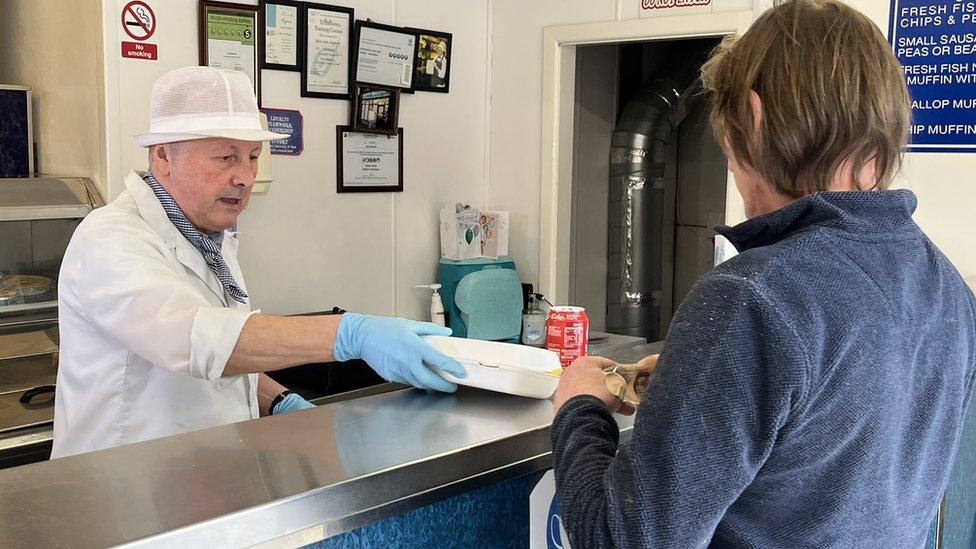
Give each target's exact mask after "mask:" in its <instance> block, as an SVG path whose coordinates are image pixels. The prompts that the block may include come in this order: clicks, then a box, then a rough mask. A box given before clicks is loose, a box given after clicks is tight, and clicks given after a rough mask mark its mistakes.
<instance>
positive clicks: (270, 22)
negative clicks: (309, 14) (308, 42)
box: [258, 0, 302, 71]
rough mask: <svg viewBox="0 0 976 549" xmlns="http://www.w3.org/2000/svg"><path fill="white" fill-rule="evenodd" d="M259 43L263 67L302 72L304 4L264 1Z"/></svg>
mask: <svg viewBox="0 0 976 549" xmlns="http://www.w3.org/2000/svg"><path fill="white" fill-rule="evenodd" d="M258 29H260V32H261V40H260V41H259V43H258V51H259V54H260V55H259V59H260V64H261V68H262V69H271V70H279V71H300V70H302V67H301V55H302V53H301V39H302V6H301V4H299V3H298V2H294V1H292V0H261V1H260V3H259V4H258Z"/></svg>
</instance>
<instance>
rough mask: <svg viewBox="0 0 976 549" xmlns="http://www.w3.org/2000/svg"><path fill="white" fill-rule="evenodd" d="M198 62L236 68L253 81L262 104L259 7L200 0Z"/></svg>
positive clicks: (255, 93)
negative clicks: (258, 46) (259, 58)
mask: <svg viewBox="0 0 976 549" xmlns="http://www.w3.org/2000/svg"><path fill="white" fill-rule="evenodd" d="M199 20H200V27H199V28H200V38H199V41H200V64H201V65H205V66H208V67H214V68H217V69H230V70H238V71H241V72H243V73H244V74H246V75H247V77H248V78H249V79H250V80H251V83H252V84H254V95H255V96H257V99H258V105H261V71H260V69H259V68H258V48H257V44H258V43H259V42H260V39H261V33H259V32H257V31H258V28H259V27H258V7H257V6H253V5H248V4H231V3H228V2H215V1H213V0H200V16H199Z"/></svg>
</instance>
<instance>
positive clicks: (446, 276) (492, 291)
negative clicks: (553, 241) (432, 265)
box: [437, 256, 522, 342]
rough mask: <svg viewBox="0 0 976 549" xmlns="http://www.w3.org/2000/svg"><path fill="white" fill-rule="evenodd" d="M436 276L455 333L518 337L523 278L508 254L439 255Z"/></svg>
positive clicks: (499, 338)
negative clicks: (459, 257) (494, 256)
mask: <svg viewBox="0 0 976 549" xmlns="http://www.w3.org/2000/svg"><path fill="white" fill-rule="evenodd" d="M437 279H438V282H440V284H441V301H442V302H443V304H444V311H446V312H447V324H448V326H450V327H451V329H452V330H454V336H455V337H467V338H471V339H484V340H489V341H508V342H518V341H519V334H520V333H521V331H522V281H521V279H519V276H518V271H516V270H515V262H514V261H513V260H512V258H511V257H508V256H501V257H499V258H498V259H485V258H478V259H463V260H460V261H455V260H451V259H441V261H440V265H438V268H437Z"/></svg>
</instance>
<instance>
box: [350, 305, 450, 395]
mask: <svg viewBox="0 0 976 549" xmlns="http://www.w3.org/2000/svg"><path fill="white" fill-rule="evenodd" d="M451 333H452V330H451V329H450V328H444V327H441V326H435V325H433V324H430V323H429V322H416V321H413V320H407V319H404V318H393V317H386V316H372V315H362V314H356V313H346V314H344V315H342V319H341V320H339V328H338V330H337V331H336V339H335V345H334V346H333V349H332V354H333V356H335V357H336V360H341V361H346V360H352V359H354V358H361V359H363V360H365V361H366V363H367V364H369V365H370V367H371V368H373V369H374V370H376V373H378V374H379V375H381V376H382V377H383V378H384V379H386V380H387V381H395V382H397V383H406V384H409V385H413V386H414V387H418V388H420V389H436V390H438V391H443V392H445V393H453V392H454V391H456V390H457V385H455V384H453V383H451V382H449V381H447V380H445V379H444V378H442V377H441V376H439V375H437V374H436V373H434V371H433V370H431V369H430V367H429V366H436V367H437V368H440V369H441V370H443V371H445V372H447V373H449V374H451V375H453V376H454V377H457V378H463V377H465V376H466V375H467V372H465V370H464V367H463V366H461V365H460V364H458V362H457V361H456V360H454V359H453V358H450V357H448V356H447V355H445V354H443V353H441V352H440V351H437V350H436V349H434V348H433V347H431V346H430V345H428V344H426V343H424V342H423V341H422V340H421V339H420V336H424V335H441V336H449V335H451Z"/></svg>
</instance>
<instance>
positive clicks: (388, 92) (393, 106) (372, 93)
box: [350, 84, 400, 135]
mask: <svg viewBox="0 0 976 549" xmlns="http://www.w3.org/2000/svg"><path fill="white" fill-rule="evenodd" d="M399 118H400V90H398V89H396V88H391V87H389V86H377V85H376V84H356V86H355V91H354V92H353V94H352V116H350V120H352V130H353V131H355V132H369V133H384V134H387V135H393V134H395V133H397V128H398V127H399V126H398V122H399Z"/></svg>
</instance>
